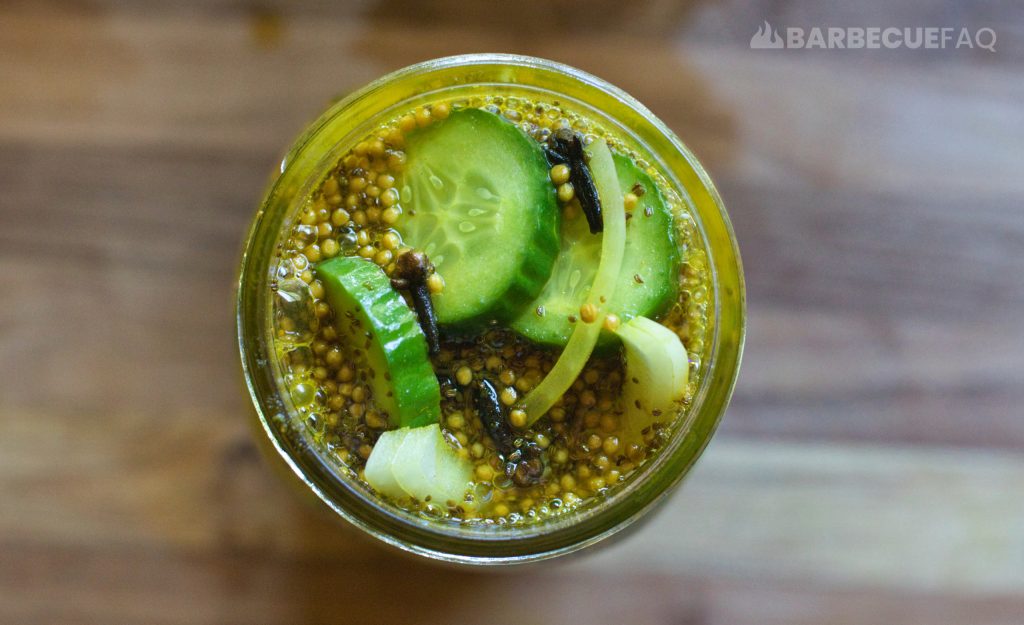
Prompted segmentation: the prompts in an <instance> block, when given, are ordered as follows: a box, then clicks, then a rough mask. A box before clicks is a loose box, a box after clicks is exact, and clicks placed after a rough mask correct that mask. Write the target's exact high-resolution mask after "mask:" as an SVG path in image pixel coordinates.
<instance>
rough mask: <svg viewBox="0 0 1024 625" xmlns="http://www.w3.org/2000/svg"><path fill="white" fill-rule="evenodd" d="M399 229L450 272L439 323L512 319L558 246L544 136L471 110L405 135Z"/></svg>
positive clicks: (438, 306) (458, 326)
mask: <svg viewBox="0 0 1024 625" xmlns="http://www.w3.org/2000/svg"><path fill="white" fill-rule="evenodd" d="M406 156H407V161H406V166H405V170H404V171H403V173H402V175H401V176H400V180H399V181H398V185H399V189H400V197H401V201H402V206H403V208H404V210H403V213H402V216H401V217H400V218H399V221H398V222H397V223H396V225H395V227H396V229H397V230H398V231H399V233H400V234H401V235H402V239H403V241H404V242H405V243H406V244H407V245H409V246H411V247H413V248H415V249H418V250H420V251H423V252H425V253H426V254H427V256H428V257H429V258H430V260H431V262H433V264H434V266H435V267H436V269H437V272H438V273H439V274H440V275H441V277H442V278H444V282H445V288H444V291H442V292H441V293H438V294H435V295H434V296H433V297H432V300H433V302H434V309H435V312H436V314H437V321H438V323H439V324H441V325H443V326H446V327H447V328H448V329H451V330H473V329H478V328H480V327H482V326H483V325H485V324H486V323H487V322H489V321H491V320H498V321H507V320H508V319H509V318H511V317H512V316H513V315H515V314H516V313H518V312H519V311H520V310H521V309H522V307H523V306H524V305H525V304H527V303H528V302H530V301H531V300H532V299H533V298H535V297H536V296H537V294H538V293H540V290H541V289H542V288H543V286H544V283H545V282H547V279H548V277H549V276H550V275H551V267H552V266H553V265H554V262H555V256H556V255H557V254H558V227H559V220H560V219H559V211H558V206H557V203H556V201H555V192H554V189H553V188H552V185H551V183H550V182H549V180H548V164H547V160H546V159H545V158H544V154H543V152H542V150H541V147H540V144H538V143H537V142H536V141H534V140H533V139H531V138H530V137H529V136H527V135H526V133H524V132H523V131H522V130H520V129H519V128H517V127H516V126H514V125H512V124H511V123H509V122H507V121H505V120H504V119H502V118H500V117H498V116H497V115H494V114H493V113H488V112H486V111H482V110H480V109H464V110H460V111H456V112H454V113H452V114H451V115H450V116H449V117H448V118H447V119H445V120H443V121H440V122H437V123H435V124H433V125H431V126H428V127H426V128H422V129H420V130H415V131H413V132H411V133H410V134H409V136H408V137H407V138H406Z"/></svg>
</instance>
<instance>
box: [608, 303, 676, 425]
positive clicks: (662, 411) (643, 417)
mask: <svg viewBox="0 0 1024 625" xmlns="http://www.w3.org/2000/svg"><path fill="white" fill-rule="evenodd" d="M616 334H617V335H618V336H619V338H621V339H622V344H623V346H624V347H625V360H626V379H625V380H624V381H623V383H622V404H623V406H622V407H623V411H624V414H623V418H622V433H621V436H620V440H621V441H622V442H623V443H627V444H628V443H639V442H641V440H642V438H643V430H644V428H646V427H648V426H650V425H651V424H653V423H655V422H657V421H665V420H666V419H672V418H674V416H675V412H676V411H677V410H678V402H679V400H680V399H682V398H683V395H685V393H686V385H687V382H688V380H689V375H690V361H689V356H688V355H687V354H686V348H685V347H683V343H682V341H680V340H679V336H678V335H676V333H675V332H673V331H672V330H669V329H668V328H666V327H665V326H663V325H661V324H660V323H658V322H656V321H651V320H650V319H648V318H646V317H634V318H633V319H632V320H631V321H629V322H628V323H625V324H623V325H621V326H619V329H618V330H616Z"/></svg>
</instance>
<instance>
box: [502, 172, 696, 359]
mask: <svg viewBox="0 0 1024 625" xmlns="http://www.w3.org/2000/svg"><path fill="white" fill-rule="evenodd" d="M613 158H614V161H615V171H616V174H617V175H618V179H619V186H620V187H621V188H622V191H623V193H626V192H631V191H632V190H633V189H634V188H637V189H638V190H639V189H643V194H642V195H641V196H640V197H639V201H638V202H637V204H636V207H635V208H634V209H633V211H632V213H631V214H632V216H631V217H630V218H629V219H628V220H627V221H626V253H625V256H624V257H623V259H622V269H621V270H620V272H619V278H618V282H617V284H616V287H615V295H614V296H612V301H611V303H610V304H609V306H608V311H609V312H613V313H615V314H617V315H619V317H620V318H621V319H622V321H624V322H625V321H628V320H629V319H632V318H633V317H637V316H643V317H649V318H657V317H658V316H659V315H661V314H662V313H663V312H664V311H665V310H666V309H667V308H668V307H669V306H670V305H671V303H672V302H673V301H675V299H676V296H677V295H678V290H679V281H678V278H679V248H678V247H677V246H676V242H675V236H674V235H673V226H672V214H671V213H670V212H669V210H668V207H667V206H666V204H665V200H664V198H663V197H662V195H661V192H660V191H658V188H657V186H655V184H654V181H653V180H652V179H651V177H650V176H648V175H647V174H646V173H644V172H643V171H641V170H640V169H639V168H638V167H637V166H636V165H635V164H634V163H633V162H632V161H631V160H630V159H629V158H627V157H625V156H622V155H619V154H615V155H613ZM637 185H639V187H637ZM601 239H602V235H600V234H596V235H595V234H590V229H589V228H588V226H587V220H586V218H585V217H584V216H583V215H577V216H576V217H574V218H572V219H566V220H563V222H562V235H561V249H560V251H559V255H558V259H557V260H556V261H555V267H554V269H552V271H551V278H550V279H549V280H548V282H547V284H545V285H544V289H543V291H541V294H540V295H539V296H538V297H537V299H536V300H534V301H533V302H532V303H531V304H530V305H529V306H527V307H526V308H525V309H524V310H523V311H522V312H521V313H520V314H519V315H518V316H517V317H516V318H515V319H514V320H512V322H511V325H512V328H513V329H515V330H516V332H519V333H520V334H522V335H523V336H525V337H526V338H528V339H530V340H531V341H533V342H535V343H539V344H542V345H550V346H552V347H562V346H564V345H565V344H566V342H567V341H568V340H569V336H570V335H571V334H572V331H573V328H574V327H575V323H574V322H572V321H571V318H575V317H578V316H579V311H580V306H581V305H582V304H583V302H584V301H585V299H586V296H587V292H588V291H589V290H590V285H591V283H592V282H593V281H594V272H596V271H597V262H598V259H599V258H600V254H601ZM617 342H618V340H617V338H616V337H615V335H614V334H612V333H611V332H608V331H607V330H604V331H602V332H601V337H600V339H599V340H598V345H597V347H598V349H607V348H609V347H612V346H614V345H616V344H617Z"/></svg>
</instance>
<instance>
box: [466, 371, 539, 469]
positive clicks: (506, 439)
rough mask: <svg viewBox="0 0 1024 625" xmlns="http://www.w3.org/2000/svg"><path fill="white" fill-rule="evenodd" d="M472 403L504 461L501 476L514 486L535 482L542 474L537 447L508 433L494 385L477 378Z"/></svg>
mask: <svg viewBox="0 0 1024 625" xmlns="http://www.w3.org/2000/svg"><path fill="white" fill-rule="evenodd" d="M473 403H474V407H475V408H476V412H477V414H478V415H479V417H480V421H481V423H482V424H483V426H484V430H485V431H486V432H487V435H488V436H490V437H491V440H493V441H494V444H495V445H496V446H497V448H498V452H499V453H501V455H502V458H503V459H504V461H505V476H506V477H508V478H509V479H511V480H512V481H513V482H515V483H516V484H517V485H518V486H532V485H534V484H537V483H539V482H540V478H541V475H543V473H544V463H543V462H542V461H541V449H540V446H538V445H537V444H536V443H534V442H533V441H530V440H527V439H526V438H525V437H522V436H516V435H515V434H514V433H513V432H512V428H511V426H509V424H508V421H507V419H506V418H505V411H504V409H503V408H502V405H501V401H500V400H499V399H498V391H497V389H496V388H494V384H492V383H491V382H490V381H489V380H481V381H480V382H479V383H478V384H477V385H476V388H475V394H474V397H473Z"/></svg>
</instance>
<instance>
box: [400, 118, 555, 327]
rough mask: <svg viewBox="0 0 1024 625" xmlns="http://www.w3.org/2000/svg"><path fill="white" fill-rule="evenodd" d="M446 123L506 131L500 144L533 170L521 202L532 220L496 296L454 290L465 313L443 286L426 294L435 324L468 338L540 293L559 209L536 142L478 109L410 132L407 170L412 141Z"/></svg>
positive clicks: (411, 165) (548, 269)
mask: <svg viewBox="0 0 1024 625" xmlns="http://www.w3.org/2000/svg"><path fill="white" fill-rule="evenodd" d="M452 123H459V124H461V123H466V124H470V125H472V126H476V127H480V126H484V127H485V128H490V129H492V130H495V131H497V132H501V133H504V134H506V135H507V137H508V138H507V140H505V141H503V142H502V143H504V145H506V146H508V145H511V146H517V145H518V146H519V147H520V148H521V153H520V154H519V155H517V160H518V161H519V162H520V163H521V167H522V169H524V170H531V169H532V170H535V171H536V183H535V184H533V185H532V188H531V189H530V192H529V194H528V197H527V198H526V202H527V203H528V204H529V205H530V206H532V207H533V210H532V211H530V213H529V214H530V216H531V217H532V219H531V220H530V221H528V222H527V223H526V224H524V226H525V228H526V230H527V231H528V235H527V236H524V241H526V242H527V243H526V244H525V245H523V246H522V247H521V248H520V250H519V251H518V253H517V254H516V256H515V259H514V260H513V261H512V263H511V264H515V265H516V266H518V267H519V271H517V272H513V273H512V274H511V275H510V279H509V282H508V284H507V286H506V287H505V290H504V291H503V292H502V294H501V295H500V296H498V297H495V298H494V300H493V301H492V302H490V303H488V302H487V301H486V298H484V297H481V296H478V297H477V298H475V301H472V299H473V296H472V294H468V293H460V294H454V295H455V296H456V297H460V298H463V301H467V300H469V301H472V304H471V310H470V311H459V310H457V309H458V308H464V306H458V305H449V304H448V302H447V301H446V300H448V299H449V298H450V297H452V295H453V294H451V291H449V290H447V289H446V290H445V291H443V292H442V293H440V294H438V295H434V296H433V297H432V299H433V302H434V308H435V312H436V314H437V321H438V324H439V325H440V326H442V327H443V328H444V330H445V331H446V333H447V334H448V335H449V336H452V335H455V336H468V335H472V334H475V333H478V332H479V331H481V330H483V329H485V328H486V327H488V326H490V325H492V324H494V323H497V324H504V323H506V322H508V321H510V320H511V319H513V318H515V317H516V316H517V315H518V314H519V313H520V312H521V311H522V310H523V309H524V307H525V306H527V305H529V303H530V302H532V301H533V300H534V298H536V297H537V295H539V294H540V292H541V290H542V289H543V288H544V284H545V283H546V282H547V280H548V278H549V277H550V276H551V269H552V268H553V267H554V265H555V259H556V258H557V256H558V249H559V231H560V227H561V211H560V210H559V207H558V202H557V198H556V193H555V189H554V187H553V186H552V185H551V184H550V182H549V178H548V176H549V173H548V172H549V166H548V162H547V158H546V157H545V156H544V151H543V149H542V148H541V146H540V144H539V143H537V142H536V141H534V140H533V139H532V138H530V137H529V136H528V135H527V134H526V133H524V132H523V131H522V130H520V129H519V128H518V127H516V126H515V125H513V124H512V123H511V122H508V121H506V120H504V119H502V118H501V117H499V116H497V115H495V114H494V113H489V112H487V111H483V110H481V109H476V108H467V109H462V110H459V111H455V112H453V113H452V114H451V115H450V116H449V117H448V118H447V119H446V120H444V121H442V122H439V123H437V124H435V125H433V126H428V127H426V128H423V129H421V130H416V131H413V132H412V133H410V135H409V137H408V138H407V140H406V146H407V147H406V150H407V152H406V153H407V154H408V155H409V163H408V165H407V167H406V171H407V172H413V171H414V170H415V166H416V165H415V156H414V152H415V149H416V148H415V144H416V142H417V141H418V140H421V138H422V137H424V136H425V135H426V136H427V140H429V134H431V133H435V132H438V131H439V130H442V129H443V126H444V125H445V124H452ZM403 180H404V176H403ZM398 228H399V232H401V222H399V225H398ZM403 234H404V233H403ZM494 244H495V246H501V245H502V244H503V243H502V241H495V242H494ZM474 273H476V272H474ZM443 277H444V276H443ZM475 277H476V278H477V279H478V280H480V281H484V280H489V279H491V278H492V276H489V275H486V274H484V273H479V274H477V275H476V276H475ZM449 281H450V280H449Z"/></svg>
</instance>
